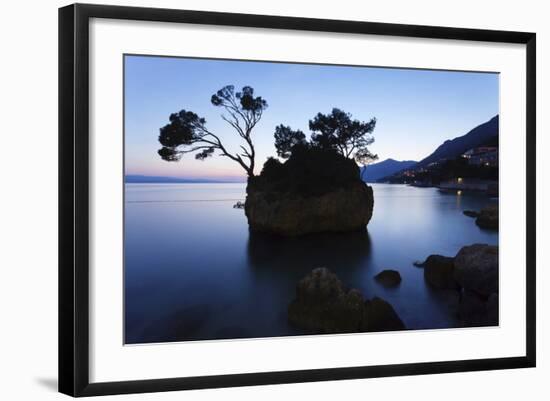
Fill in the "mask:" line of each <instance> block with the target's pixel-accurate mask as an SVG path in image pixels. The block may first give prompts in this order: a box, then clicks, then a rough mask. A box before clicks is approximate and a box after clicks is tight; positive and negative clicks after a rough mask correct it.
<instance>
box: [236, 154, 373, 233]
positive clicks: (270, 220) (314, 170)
mask: <svg viewBox="0 0 550 401" xmlns="http://www.w3.org/2000/svg"><path fill="white" fill-rule="evenodd" d="M373 205H374V197H373V193H372V187H370V186H368V185H367V184H365V183H364V182H363V181H361V179H360V175H359V168H358V167H357V165H356V164H355V162H354V161H353V160H350V159H347V158H345V157H344V156H341V155H339V154H337V153H335V152H332V151H331V152H329V151H323V150H319V149H304V150H302V151H296V152H294V153H293V154H292V156H291V157H290V158H289V159H288V160H287V161H286V162H285V163H284V164H283V163H280V162H279V161H277V160H276V159H269V160H268V161H267V162H266V163H265V165H264V168H263V170H262V173H261V174H260V175H259V176H257V177H252V178H251V179H249V182H248V186H247V198H246V203H245V212H246V216H247V218H248V224H249V227H250V229H251V230H253V231H260V232H271V233H276V234H280V235H286V236H297V235H303V234H309V233H320V232H346V231H358V230H364V229H365V227H366V226H367V224H368V222H369V220H370V219H371V217H372V209H373Z"/></svg>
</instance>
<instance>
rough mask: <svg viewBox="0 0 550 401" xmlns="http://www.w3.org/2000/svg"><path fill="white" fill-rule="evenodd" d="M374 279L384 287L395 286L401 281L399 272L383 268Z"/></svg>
mask: <svg viewBox="0 0 550 401" xmlns="http://www.w3.org/2000/svg"><path fill="white" fill-rule="evenodd" d="M374 279H375V280H376V281H378V282H379V283H380V284H382V285H383V286H384V287H396V286H398V285H399V284H400V283H401V274H399V272H398V271H397V270H389V269H388V270H383V271H381V272H380V273H378V274H377V275H376V276H374Z"/></svg>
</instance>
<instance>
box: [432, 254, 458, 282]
mask: <svg viewBox="0 0 550 401" xmlns="http://www.w3.org/2000/svg"><path fill="white" fill-rule="evenodd" d="M453 272H454V263H453V258H450V257H447V256H441V255H430V256H428V258H427V259H426V261H425V262H424V279H425V280H426V281H427V282H428V283H429V284H430V285H432V286H433V287H435V288H441V289H457V288H458V285H457V283H456V281H455V279H454V277H453Z"/></svg>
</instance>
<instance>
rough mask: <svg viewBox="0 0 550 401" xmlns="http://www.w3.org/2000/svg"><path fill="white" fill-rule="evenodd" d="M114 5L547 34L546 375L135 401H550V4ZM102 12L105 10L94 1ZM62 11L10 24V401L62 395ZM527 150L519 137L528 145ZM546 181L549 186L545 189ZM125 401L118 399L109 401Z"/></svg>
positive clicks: (52, 3)
mask: <svg viewBox="0 0 550 401" xmlns="http://www.w3.org/2000/svg"><path fill="white" fill-rule="evenodd" d="M105 1H106V2H107V1H108V2H110V3H111V4H120V5H133V6H155V7H168V8H186V9H202V10H211V11H231V12H243V13H257V14H273V15H289V16H302V17H317V18H334V19H354V20H365V21H379V22H396V23H408V24H426V25H445V26H457V27H469V28H483V29H504V30H519V31H534V32H536V33H537V42H538V46H537V51H538V54H537V69H538V77H537V80H538V85H537V91H538V94H537V102H538V106H537V113H538V117H537V130H538V143H537V145H538V146H537V147H538V151H537V153H538V162H537V169H538V179H537V181H538V183H537V185H538V195H537V198H538V205H539V207H538V211H537V213H538V218H537V221H538V234H537V235H538V255H537V259H538V261H539V263H538V285H537V288H538V294H539V295H538V299H537V301H538V311H539V312H538V317H537V320H538V339H539V341H538V360H539V362H538V367H537V368H536V369H525V370H511V371H493V372H477V373H462V374H445V375H431V376H416V377H399V378H384V379H369V380H354V381H340V382H324V383H313V384H292V385H281V386H264V387H254V388H239V389H221V390H201V391H193V392H186V393H164V394H155V395H151V394H148V395H130V396H123V397H124V398H122V396H119V397H118V399H128V400H141V399H147V400H176V399H181V398H182V397H186V399H189V400H217V399H220V398H223V399H229V400H231V399H243V400H258V399H261V400H280V399H296V398H298V397H301V398H305V397H307V398H315V399H317V400H333V399H335V398H347V397H351V398H367V399H381V398H385V397H387V398H388V399H398V398H403V399H409V400H415V399H422V400H423V401H428V400H439V399H441V398H443V399H445V401H452V400H461V401H463V400H482V399H489V398H490V399H525V398H527V397H528V399H529V400H533V401H535V400H546V399H548V398H549V397H550V385H549V384H548V378H549V377H550V354H549V351H550V350H549V348H548V341H547V339H548V331H547V324H548V318H547V317H548V316H549V315H550V314H549V312H548V311H549V310H550V297H549V296H548V294H547V293H546V292H545V288H546V287H547V286H548V284H549V280H550V279H549V275H548V273H547V272H545V265H546V264H547V258H548V257H550V251H549V249H548V247H547V245H548V240H547V239H548V237H549V236H550V214H549V213H548V212H547V211H546V210H545V209H544V208H543V207H542V206H543V205H544V204H545V203H547V204H548V202H550V191H549V190H548V188H547V185H545V184H546V182H547V179H546V177H547V174H548V173H549V172H550V158H546V160H543V158H544V156H545V152H544V150H545V149H548V147H549V146H550V139H549V138H548V136H547V135H546V136H545V135H544V133H545V132H547V131H548V129H549V128H550V126H549V124H550V117H549V116H548V114H546V115H545V113H544V111H545V110H548V106H549V104H550V100H549V98H548V97H549V96H550V79H549V78H548V71H549V68H550V65H549V64H550V25H549V24H548V15H549V13H548V10H546V9H545V2H544V1H540V0H538V1H537V0H523V1H514V2H504V1H502V0H501V1H497V0H486V1H483V2H482V1H479V0H476V1H474V0H461V1H454V2H452V3H451V2H444V1H438V0H415V1H410V0H400V1H392V0H385V1H377V2H374V1H373V2H366V1H364V2H360V1H354V0H339V1H338V2H334V1H321V0H317V1H315V2H314V1H311V2H309V4H308V3H307V2H305V1H302V2H298V1H295V0H294V1H293V0H276V1H263V2H262V1H258V0H255V1H247V0H231V1H224V0H187V1H177V0H160V1H152V0H149V1H143V0H134V1H115V0H105ZM90 2H95V1H90ZM65 4H68V2H67V3H66V2H62V1H57V0H49V1H34V0H27V1H21V2H18V3H16V2H9V3H7V4H3V8H2V13H1V17H0V18H1V22H0V30H1V34H0V46H1V55H2V59H1V61H0V101H1V104H0V107H1V108H0V110H1V113H0V116H1V117H0V118H1V119H0V179H1V183H2V185H1V188H2V190H1V193H0V241H1V242H0V244H1V246H0V269H1V270H0V272H1V275H0V398H1V399H5V400H19V399H22V400H23V399H25V400H54V399H63V398H65V396H63V395H60V394H57V393H56V390H55V389H56V386H57V379H56V376H57V8H58V7H60V6H63V5H65ZM518 139H519V138H518ZM545 181H546V182H545ZM109 398H111V399H112V398H115V397H108V398H105V399H109Z"/></svg>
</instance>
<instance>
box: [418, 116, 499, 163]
mask: <svg viewBox="0 0 550 401" xmlns="http://www.w3.org/2000/svg"><path fill="white" fill-rule="evenodd" d="M494 142H496V143H498V115H497V116H495V117H493V118H491V119H490V120H489V121H487V122H486V123H483V124H481V125H478V126H477V127H475V128H474V129H473V130H471V131H470V132H468V133H467V134H466V135H463V136H460V137H458V138H455V139H450V140H447V141H445V142H443V144H442V145H440V146H439V147H438V148H437V149H436V150H435V152H433V153H432V154H431V155H429V156H428V157H426V158H425V159H422V160H421V161H419V162H418V164H417V165H416V166H415V168H417V167H426V166H427V165H428V164H430V163H433V162H436V161H438V160H441V159H454V158H456V157H458V156H460V155H461V154H462V153H464V152H466V151H467V150H468V149H471V148H475V147H478V146H481V145H485V144H488V143H494Z"/></svg>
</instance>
